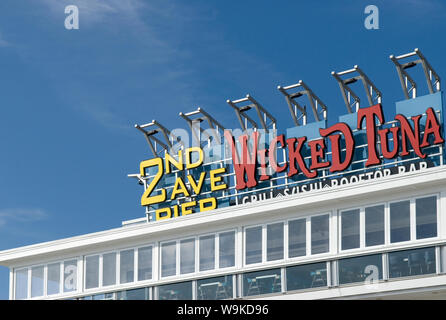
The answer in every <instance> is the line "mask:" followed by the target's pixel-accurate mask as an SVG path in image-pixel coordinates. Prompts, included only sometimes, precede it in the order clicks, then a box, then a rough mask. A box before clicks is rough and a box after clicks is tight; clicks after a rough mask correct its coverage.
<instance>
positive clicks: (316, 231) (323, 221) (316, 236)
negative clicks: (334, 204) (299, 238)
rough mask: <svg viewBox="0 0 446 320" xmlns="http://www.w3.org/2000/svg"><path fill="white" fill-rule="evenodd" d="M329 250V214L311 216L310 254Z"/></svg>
mask: <svg viewBox="0 0 446 320" xmlns="http://www.w3.org/2000/svg"><path fill="white" fill-rule="evenodd" d="M329 250H330V248H329V215H328V214H327V215H323V216H316V217H311V254H317V253H324V252H328V251H329Z"/></svg>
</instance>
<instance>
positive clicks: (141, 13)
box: [0, 0, 446, 299]
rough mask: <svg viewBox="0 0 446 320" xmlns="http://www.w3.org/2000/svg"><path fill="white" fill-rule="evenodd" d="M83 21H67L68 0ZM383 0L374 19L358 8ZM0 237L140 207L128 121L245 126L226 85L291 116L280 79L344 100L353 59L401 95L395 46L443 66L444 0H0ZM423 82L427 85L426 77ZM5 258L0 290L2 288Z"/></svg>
mask: <svg viewBox="0 0 446 320" xmlns="http://www.w3.org/2000/svg"><path fill="white" fill-rule="evenodd" d="M70 4H74V5H77V6H78V8H79V30H66V29H65V27H64V20H65V17H66V14H65V13H64V8H65V6H66V5H70ZM368 4H374V5H376V6H377V7H378V8H379V23H380V25H379V27H380V28H379V30H367V29H366V28H365V27H364V19H365V17H366V14H364V8H365V7H366V6H367V5H368ZM0 12H1V13H0V105H1V112H2V114H1V116H0V150H1V158H0V250H4V249H10V248H14V247H18V246H23V245H29V244H34V243H39V242H43V241H50V240H55V239H60V238H65V237H70V236H75V235H80V234H85V233H90V232H95V231H100V230H105V229H109V228H114V227H119V226H120V225H121V221H123V220H129V219H133V218H139V217H142V216H143V215H144V210H143V208H142V207H140V205H139V202H140V197H141V192H142V189H141V186H139V185H138V184H136V183H135V181H134V180H132V179H129V178H127V174H129V173H135V172H137V171H138V165H139V162H140V161H141V160H143V159H147V158H150V157H151V154H150V151H149V149H148V147H147V145H146V143H145V140H144V138H143V136H142V135H141V134H140V133H139V132H137V130H136V129H135V128H134V127H133V125H134V124H135V123H140V124H141V123H147V122H150V121H151V120H152V119H157V120H158V121H159V122H160V123H162V124H164V125H165V126H167V127H168V128H171V129H173V128H186V123H185V122H184V120H182V119H181V118H180V117H178V113H179V112H180V111H183V112H187V111H192V110H195V109H196V108H197V107H198V106H201V107H203V108H205V110H206V111H208V112H210V113H211V114H212V115H213V116H215V117H216V118H217V119H219V121H220V122H222V124H223V125H225V126H226V127H229V128H230V127H237V123H236V117H235V114H233V111H232V110H231V109H230V107H229V106H228V105H227V104H226V103H225V101H226V99H238V98H241V97H244V96H245V95H246V94H247V93H250V94H251V95H253V96H254V97H255V98H256V99H257V100H258V101H259V102H261V103H262V105H264V106H265V107H266V108H267V109H268V110H270V112H271V113H272V114H273V115H274V116H276V118H277V119H278V125H279V129H280V128H282V129H284V128H287V127H291V126H292V120H291V118H290V116H289V114H288V109H287V106H286V103H285V100H284V97H283V96H282V95H281V94H280V92H279V91H278V90H277V89H276V87H277V85H289V84H293V83H296V82H298V80H300V79H302V80H304V81H305V82H306V83H307V84H308V85H309V86H310V87H311V88H312V89H313V91H314V92H315V93H316V94H317V95H318V96H319V97H320V98H321V99H322V100H323V101H324V103H325V104H326V105H327V107H328V117H329V123H335V122H337V117H338V116H339V115H342V114H345V113H346V108H345V106H344V104H343V100H342V97H341V94H340V91H339V87H338V85H337V83H336V82H335V80H334V78H333V77H332V76H331V75H330V72H331V71H332V70H335V71H342V70H346V69H350V68H352V67H353V65H355V64H357V65H359V66H360V67H361V68H362V69H363V71H365V72H366V73H367V75H368V76H369V77H370V78H371V79H372V81H374V83H375V84H376V86H377V87H378V88H379V89H380V90H381V91H382V93H383V107H384V109H385V112H386V113H385V115H386V117H387V119H389V118H390V117H392V118H393V116H394V103H395V102H396V101H399V100H402V99H403V93H402V90H401V87H400V84H399V81H398V78H397V74H396V70H395V68H394V66H393V64H392V62H391V61H390V59H389V55H390V54H397V55H398V54H403V53H407V52H410V51H412V50H413V49H414V48H420V49H421V51H422V52H423V53H424V55H425V56H426V57H427V58H428V60H429V62H430V63H431V64H432V66H433V67H434V68H435V70H436V71H437V73H438V74H439V75H440V77H444V76H445V74H446V61H445V59H444V52H445V51H446V50H445V49H446V45H445V43H444V36H443V34H444V33H445V31H446V23H445V22H444V17H445V16H446V3H445V2H444V1H441V0H404V1H403V0H392V1H389V0H387V1H359V0H350V1H347V0H338V1H274V2H273V1H259V0H256V1H252V0H244V1H215V0H214V1H209V0H188V1H175V0H150V1H144V0H68V1H65V0H34V1H24V0H3V1H1V2H0ZM420 87H421V88H420V90H421V91H422V90H425V87H424V83H422V85H421V86H420ZM8 277H9V274H8V270H7V268H4V267H1V268H0V299H7V298H8V282H9V280H8Z"/></svg>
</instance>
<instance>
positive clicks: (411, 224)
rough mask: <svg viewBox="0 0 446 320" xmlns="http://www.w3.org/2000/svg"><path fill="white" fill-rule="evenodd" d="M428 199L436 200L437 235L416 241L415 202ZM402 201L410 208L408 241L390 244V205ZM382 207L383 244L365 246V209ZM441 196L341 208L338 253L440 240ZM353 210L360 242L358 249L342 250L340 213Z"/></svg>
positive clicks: (432, 195)
mask: <svg viewBox="0 0 446 320" xmlns="http://www.w3.org/2000/svg"><path fill="white" fill-rule="evenodd" d="M430 197H435V198H436V207H437V208H436V209H437V212H436V228H437V235H436V236H435V237H428V238H421V239H417V234H416V232H417V230H416V228H417V223H416V216H417V212H416V200H418V199H423V198H430ZM403 201H409V208H410V212H409V217H410V221H409V228H410V238H409V240H406V241H398V242H391V238H390V236H391V223H390V221H391V220H390V218H391V216H390V205H391V204H392V203H398V202H403ZM382 205H383V206H384V243H383V244H378V245H373V246H366V217H365V209H366V208H370V207H376V206H382ZM440 206H441V195H440V193H438V192H437V193H428V194H423V195H415V196H412V197H403V198H398V199H392V200H388V201H381V202H376V203H370V204H366V205H361V206H353V207H346V208H342V209H338V213H337V215H338V237H337V238H338V243H339V250H338V251H339V252H340V253H345V252H354V251H360V250H364V249H374V250H377V249H380V248H385V247H389V246H390V247H392V246H401V245H408V244H415V243H419V242H420V241H433V240H438V239H439V238H440V232H441V230H440V213H441V208H440ZM355 209H359V210H360V211H359V217H360V218H359V221H360V225H359V230H360V235H359V236H360V241H359V244H360V245H359V247H358V248H352V249H345V250H343V249H342V213H343V212H346V211H351V210H355Z"/></svg>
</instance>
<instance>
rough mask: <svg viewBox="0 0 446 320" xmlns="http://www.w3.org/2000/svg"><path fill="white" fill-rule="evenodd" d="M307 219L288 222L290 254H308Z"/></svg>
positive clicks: (299, 255)
mask: <svg viewBox="0 0 446 320" xmlns="http://www.w3.org/2000/svg"><path fill="white" fill-rule="evenodd" d="M306 224H307V221H306V219H299V220H293V221H289V222H288V256H289V257H290V258H294V257H301V256H305V255H306V254H307V246H306V242H307V233H306V230H307V228H306Z"/></svg>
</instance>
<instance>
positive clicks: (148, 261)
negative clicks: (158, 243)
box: [138, 246, 152, 281]
mask: <svg viewBox="0 0 446 320" xmlns="http://www.w3.org/2000/svg"><path fill="white" fill-rule="evenodd" d="M148 279H152V247H151V246H150V247H144V248H139V249H138V281H142V280H148Z"/></svg>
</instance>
